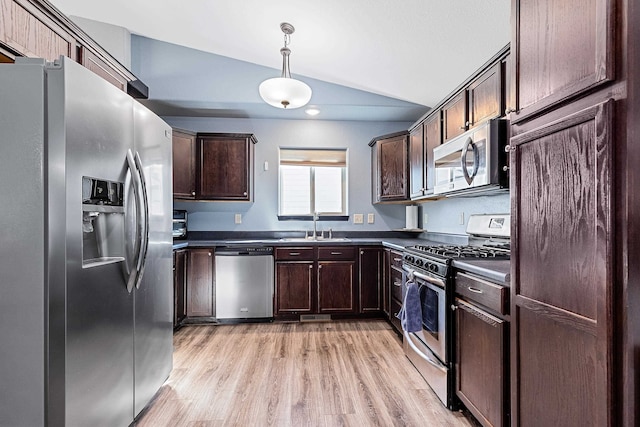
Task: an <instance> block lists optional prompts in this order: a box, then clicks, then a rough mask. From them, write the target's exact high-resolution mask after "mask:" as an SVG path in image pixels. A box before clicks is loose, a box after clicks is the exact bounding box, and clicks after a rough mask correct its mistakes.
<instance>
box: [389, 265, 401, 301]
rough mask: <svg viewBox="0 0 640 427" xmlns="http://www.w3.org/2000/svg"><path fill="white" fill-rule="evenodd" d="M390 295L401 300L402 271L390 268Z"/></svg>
mask: <svg viewBox="0 0 640 427" xmlns="http://www.w3.org/2000/svg"><path fill="white" fill-rule="evenodd" d="M389 285H390V286H391V297H392V298H395V299H397V300H398V301H400V302H402V272H400V271H398V270H396V269H395V268H392V269H391V283H390V284H389Z"/></svg>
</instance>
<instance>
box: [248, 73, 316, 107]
mask: <svg viewBox="0 0 640 427" xmlns="http://www.w3.org/2000/svg"><path fill="white" fill-rule="evenodd" d="M258 90H259V91H260V96H261V97H262V99H264V102H266V103H267V104H269V105H273V106H274V107H278V108H286V109H287V110H291V109H293V108H300V107H302V106H304V105H306V104H307V103H308V102H309V100H310V99H311V88H310V87H309V86H308V85H306V84H305V83H304V82H301V81H300V80H295V79H292V78H290V77H274V78H272V79H268V80H265V81H263V82H262V83H260V87H259V88H258Z"/></svg>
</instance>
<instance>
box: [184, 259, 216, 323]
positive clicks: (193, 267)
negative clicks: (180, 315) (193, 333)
mask: <svg viewBox="0 0 640 427" xmlns="http://www.w3.org/2000/svg"><path fill="white" fill-rule="evenodd" d="M213 259H214V257H213V249H189V255H188V263H187V264H188V266H187V317H213V316H215V300H214V287H213V271H214V270H213Z"/></svg>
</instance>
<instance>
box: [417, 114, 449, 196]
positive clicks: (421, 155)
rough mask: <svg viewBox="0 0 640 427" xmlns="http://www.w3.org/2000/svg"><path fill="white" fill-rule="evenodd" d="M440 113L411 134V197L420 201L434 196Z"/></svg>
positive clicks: (439, 140)
mask: <svg viewBox="0 0 640 427" xmlns="http://www.w3.org/2000/svg"><path fill="white" fill-rule="evenodd" d="M440 123H441V120H440V111H437V112H436V113H435V114H432V115H430V116H429V117H428V118H427V119H426V120H425V121H424V122H422V123H421V124H419V125H418V126H416V127H415V128H413V129H412V130H411V132H410V134H409V160H410V161H409V168H410V180H409V184H410V188H411V189H410V193H409V195H410V197H411V199H412V200H416V199H420V198H422V197H425V196H429V195H432V194H433V187H434V185H435V174H434V167H435V162H434V159H433V149H434V148H435V147H437V146H438V145H440V144H441V142H442V133H441V131H440V129H441V126H440Z"/></svg>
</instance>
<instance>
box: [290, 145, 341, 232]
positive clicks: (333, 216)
mask: <svg viewBox="0 0 640 427" xmlns="http://www.w3.org/2000/svg"><path fill="white" fill-rule="evenodd" d="M282 150H299V151H300V152H305V151H307V152H313V151H336V152H337V151H344V157H345V162H344V165H343V166H341V167H342V175H341V180H342V188H341V192H342V200H341V205H342V211H341V212H316V211H315V203H316V195H315V182H316V169H317V168H321V167H325V166H332V167H340V165H335V166H333V165H331V164H330V163H326V164H321V162H317V164H309V163H304V164H303V163H301V164H300V166H308V167H310V168H311V176H310V180H309V194H310V201H309V212H308V213H300V214H283V213H282V173H281V166H282V152H281V151H282ZM348 157H349V152H348V149H346V148H291V147H280V149H279V150H278V218H279V219H309V218H311V217H313V214H314V213H317V214H318V216H321V217H326V218H327V219H329V218H330V219H335V220H347V219H348V215H349V213H348V212H349V210H348V206H347V201H348V194H347V193H348V179H349V176H348V173H349V161H348ZM311 163H313V162H311ZM288 164H289V165H293V164H292V163H288ZM293 166H295V165H293Z"/></svg>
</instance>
